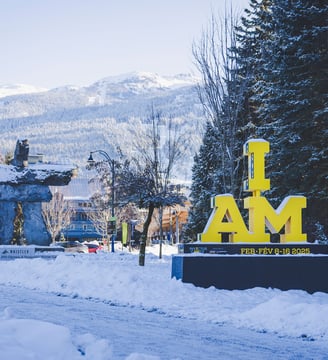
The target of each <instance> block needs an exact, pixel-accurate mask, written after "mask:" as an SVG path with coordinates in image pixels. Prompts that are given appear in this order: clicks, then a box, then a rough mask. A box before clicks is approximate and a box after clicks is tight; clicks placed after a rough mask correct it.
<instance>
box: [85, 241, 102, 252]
mask: <svg viewBox="0 0 328 360" xmlns="http://www.w3.org/2000/svg"><path fill="white" fill-rule="evenodd" d="M83 244H84V245H86V246H87V247H88V251H89V253H96V252H97V251H98V250H101V249H102V246H101V245H99V243H98V242H84V243H83Z"/></svg>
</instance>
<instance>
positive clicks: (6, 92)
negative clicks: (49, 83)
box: [0, 84, 48, 98]
mask: <svg viewBox="0 0 328 360" xmlns="http://www.w3.org/2000/svg"><path fill="white" fill-rule="evenodd" d="M44 91H48V89H46V88H41V87H36V86H33V85H26V84H0V98H2V97H6V96H12V95H21V94H32V93H39V92H44Z"/></svg>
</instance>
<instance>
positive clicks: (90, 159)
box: [88, 152, 96, 166]
mask: <svg viewBox="0 0 328 360" xmlns="http://www.w3.org/2000/svg"><path fill="white" fill-rule="evenodd" d="M95 163H96V162H95V161H94V160H93V157H92V152H90V156H89V158H88V165H90V166H94V164H95Z"/></svg>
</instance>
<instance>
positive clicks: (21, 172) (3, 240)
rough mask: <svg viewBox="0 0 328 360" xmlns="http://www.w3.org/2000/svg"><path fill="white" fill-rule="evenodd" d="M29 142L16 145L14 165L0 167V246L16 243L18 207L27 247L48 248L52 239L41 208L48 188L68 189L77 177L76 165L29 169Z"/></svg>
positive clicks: (50, 165)
mask: <svg viewBox="0 0 328 360" xmlns="http://www.w3.org/2000/svg"><path fill="white" fill-rule="evenodd" d="M28 153H29V145H28V141H27V140H23V141H20V140H18V141H17V144H16V150H15V157H14V159H13V161H12V162H11V165H0V245H10V244H11V243H12V239H13V232H14V219H15V216H16V211H17V206H18V204H21V208H22V212H23V218H24V223H23V234H24V238H25V240H26V242H27V244H29V245H31V244H35V245H49V244H50V241H51V236H50V234H49V232H48V230H47V228H46V226H45V223H44V220H43V217H42V211H41V204H42V202H49V201H50V200H51V199H52V194H51V191H50V189H49V186H50V185H51V186H64V185H67V184H68V183H69V182H70V180H71V178H72V176H73V173H74V170H75V168H74V166H73V165H56V164H45V163H40V164H33V165H28V162H27V160H28Z"/></svg>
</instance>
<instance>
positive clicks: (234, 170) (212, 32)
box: [193, 10, 246, 197]
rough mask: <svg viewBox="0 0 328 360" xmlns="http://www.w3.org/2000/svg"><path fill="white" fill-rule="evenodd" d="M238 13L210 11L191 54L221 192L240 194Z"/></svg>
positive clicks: (241, 84)
mask: <svg viewBox="0 0 328 360" xmlns="http://www.w3.org/2000/svg"><path fill="white" fill-rule="evenodd" d="M237 22H238V21H237V16H233V15H232V10H230V12H228V11H226V12H225V15H224V18H222V17H220V16H218V17H217V18H215V17H214V16H213V15H212V18H211V22H210V25H209V28H208V29H207V30H206V31H204V32H203V34H202V37H201V40H200V42H199V43H198V44H196V43H195V44H194V45H193V56H194V59H195V62H196V66H197V68H198V70H199V71H200V73H201V76H202V83H201V85H199V87H198V94H199V98H200V101H201V103H202V105H203V108H204V111H205V114H206V117H207V120H208V121H209V123H210V124H212V126H213V128H214V129H215V131H216V139H217V156H218V157H219V159H218V162H219V164H220V168H221V169H220V180H219V181H220V186H221V187H222V189H223V191H224V192H227V193H228V192H229V193H232V194H235V195H236V196H237V197H239V195H240V194H241V191H242V189H241V187H240V181H239V180H238V179H239V178H240V171H241V170H240V161H241V160H242V156H241V154H240V141H241V140H240V139H239V138H240V122H239V117H240V112H241V109H242V106H243V96H244V91H245V88H246V80H245V81H243V80H242V79H241V78H240V77H239V75H240V74H239V73H238V64H237V56H236V53H235V49H236V45H237V37H236V26H237Z"/></svg>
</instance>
